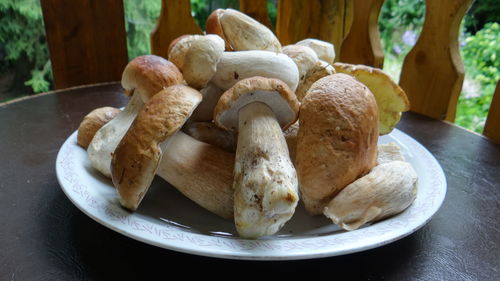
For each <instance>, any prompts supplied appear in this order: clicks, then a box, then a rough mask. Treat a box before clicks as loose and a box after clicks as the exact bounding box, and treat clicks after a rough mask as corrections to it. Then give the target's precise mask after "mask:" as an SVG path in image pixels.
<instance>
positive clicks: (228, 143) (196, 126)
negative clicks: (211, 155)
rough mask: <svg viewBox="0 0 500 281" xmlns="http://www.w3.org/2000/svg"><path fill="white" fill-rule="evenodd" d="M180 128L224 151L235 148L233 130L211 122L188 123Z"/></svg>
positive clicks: (232, 150)
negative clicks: (227, 129)
mask: <svg viewBox="0 0 500 281" xmlns="http://www.w3.org/2000/svg"><path fill="white" fill-rule="evenodd" d="M182 130H183V131H184V132H185V133H186V134H188V135H189V136H191V137H193V138H195V139H197V140H199V141H201V142H205V143H209V144H212V145H215V146H217V147H220V148H222V149H224V150H225V151H228V152H234V151H235V149H236V137H235V134H234V132H230V131H226V130H224V129H222V128H220V127H219V126H217V125H215V123H213V122H193V123H188V124H186V125H185V126H184V128H183V129H182Z"/></svg>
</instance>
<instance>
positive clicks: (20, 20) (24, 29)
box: [0, 0, 52, 92]
mask: <svg viewBox="0 0 500 281" xmlns="http://www.w3.org/2000/svg"><path fill="white" fill-rule="evenodd" d="M20 62H27V63H28V64H29V69H32V70H31V77H30V78H29V80H28V81H26V82H25V84H26V85H29V86H31V87H32V89H33V91H34V92H42V91H47V90H49V89H50V86H51V84H52V73H51V67H50V62H49V54H48V48H47V44H45V30H44V26H43V17H42V10H41V7H40V2H39V1H37V0H24V1H19V0H2V1H0V71H1V72H5V71H8V70H10V69H14V68H18V65H17V64H18V63H20Z"/></svg>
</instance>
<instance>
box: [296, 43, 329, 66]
mask: <svg viewBox="0 0 500 281" xmlns="http://www.w3.org/2000/svg"><path fill="white" fill-rule="evenodd" d="M295 45H300V46H307V47H309V48H311V49H313V50H314V52H316V54H317V55H318V57H319V59H320V60H323V61H325V62H327V63H329V64H333V62H334V60H335V48H334V46H333V44H332V43H329V42H326V41H322V40H319V39H315V38H307V39H304V40H302V41H299V42H297V43H295Z"/></svg>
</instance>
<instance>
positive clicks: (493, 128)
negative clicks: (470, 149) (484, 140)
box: [483, 80, 500, 143]
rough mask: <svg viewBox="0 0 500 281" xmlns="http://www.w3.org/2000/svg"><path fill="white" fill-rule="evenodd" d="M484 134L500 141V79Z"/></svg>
mask: <svg viewBox="0 0 500 281" xmlns="http://www.w3.org/2000/svg"><path fill="white" fill-rule="evenodd" d="M483 134H484V135H485V136H487V137H489V138H490V139H492V140H493V141H495V142H498V143H500V80H498V82H497V87H496V89H495V93H494V94H493V99H492V100H491V105H490V110H489V112H488V118H487V119H486V124H485V125H484V131H483Z"/></svg>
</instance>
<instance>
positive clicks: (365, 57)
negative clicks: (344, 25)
mask: <svg viewBox="0 0 500 281" xmlns="http://www.w3.org/2000/svg"><path fill="white" fill-rule="evenodd" d="M353 2H354V15H353V18H354V20H353V23H352V26H351V30H350V32H349V34H348V35H347V37H346V38H345V40H344V43H343V44H342V52H341V55H340V61H341V62H347V63H353V64H364V65H369V66H373V67H378V68H382V67H383V64H384V51H383V49H382V46H381V43H380V34H379V31H378V16H379V14H380V9H381V8H382V4H383V3H384V0H354V1H353Z"/></svg>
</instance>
